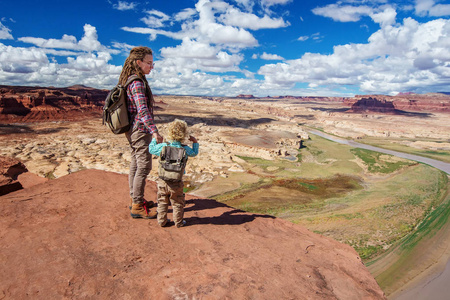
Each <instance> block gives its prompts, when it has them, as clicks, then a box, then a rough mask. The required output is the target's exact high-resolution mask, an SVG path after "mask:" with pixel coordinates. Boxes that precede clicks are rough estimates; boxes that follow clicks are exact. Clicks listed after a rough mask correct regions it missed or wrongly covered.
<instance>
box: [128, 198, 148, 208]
mask: <svg viewBox="0 0 450 300" xmlns="http://www.w3.org/2000/svg"><path fill="white" fill-rule="evenodd" d="M132 205H133V198H131V200H130V206H128V208H129V209H130V210H131V206H132ZM144 205H146V206H147V209H150V208H152V207H153V206H155V202H153V201H147V200H145V199H144Z"/></svg>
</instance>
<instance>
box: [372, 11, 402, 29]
mask: <svg viewBox="0 0 450 300" xmlns="http://www.w3.org/2000/svg"><path fill="white" fill-rule="evenodd" d="M396 16H397V12H396V11H395V9H393V8H392V7H390V6H388V7H386V8H385V9H384V10H383V11H380V12H374V13H372V14H371V15H370V17H371V18H372V20H373V21H374V22H375V23H378V24H380V25H381V27H384V26H386V25H392V24H395V17H396Z"/></svg>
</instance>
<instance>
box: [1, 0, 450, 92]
mask: <svg viewBox="0 0 450 300" xmlns="http://www.w3.org/2000/svg"><path fill="white" fill-rule="evenodd" d="M449 16H450V4H449V2H448V1H443V0H413V1H404V0H341V1H329V0H323V1H313V0H303V1H301V0H259V1H256V0H229V1H228V0H226V1H225V0H184V1H182V0H163V1H116V0H95V1H93V0H91V1H86V0H78V1H65V0H43V1H34V0H27V1H17V2H16V1H11V0H0V85H1V84H3V85H29V86H35V85H37V86H56V87H67V86H71V85H75V84H83V85H86V86H91V87H95V88H104V89H110V88H111V87H112V86H113V85H115V84H116V83H117V80H118V77H119V74H120V71H121V68H122V65H123V62H124V60H125V58H126V57H127V55H128V53H129V50H130V49H131V48H132V47H134V46H140V45H144V46H148V47H150V48H152V49H153V51H154V60H155V63H156V65H155V69H154V70H153V71H152V73H151V74H150V75H149V76H148V79H149V82H150V85H151V86H152V89H153V91H154V93H156V94H178V95H209V96H236V95H238V94H252V95H255V96H268V95H269V96H277V95H295V96H353V95H355V94H391V95H395V94H397V93H399V92H416V93H426V92H450V20H449Z"/></svg>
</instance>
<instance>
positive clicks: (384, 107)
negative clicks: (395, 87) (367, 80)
mask: <svg viewBox="0 0 450 300" xmlns="http://www.w3.org/2000/svg"><path fill="white" fill-rule="evenodd" d="M344 103H345V104H347V105H349V106H351V107H352V111H362V110H364V109H365V110H366V111H376V112H388V113H393V111H394V110H403V111H415V112H420V111H425V112H433V111H435V112H450V95H446V94H440V93H430V94H423V95H419V94H400V95H397V96H386V95H365V96H358V95H356V96H355V97H353V98H346V99H345V100H344ZM354 106H355V107H354Z"/></svg>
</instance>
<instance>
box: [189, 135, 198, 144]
mask: <svg viewBox="0 0 450 300" xmlns="http://www.w3.org/2000/svg"><path fill="white" fill-rule="evenodd" d="M189 140H190V141H191V142H193V143H197V139H196V138H195V137H193V136H192V135H190V136H189Z"/></svg>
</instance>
